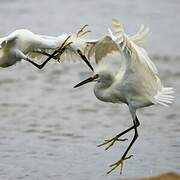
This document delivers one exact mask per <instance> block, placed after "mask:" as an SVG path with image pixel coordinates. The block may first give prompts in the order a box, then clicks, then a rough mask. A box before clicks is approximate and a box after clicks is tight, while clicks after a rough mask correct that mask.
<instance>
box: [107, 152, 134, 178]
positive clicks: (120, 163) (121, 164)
mask: <svg viewBox="0 0 180 180" xmlns="http://www.w3.org/2000/svg"><path fill="white" fill-rule="evenodd" d="M132 156H133V155H130V156H128V157H125V158H121V159H120V160H119V161H117V162H115V163H113V164H111V165H110V166H109V167H112V169H110V170H109V171H108V172H107V174H110V173H111V172H112V171H114V170H115V169H116V168H117V167H119V166H120V174H122V170H123V162H124V161H125V160H127V159H130V158H131V157H132Z"/></svg>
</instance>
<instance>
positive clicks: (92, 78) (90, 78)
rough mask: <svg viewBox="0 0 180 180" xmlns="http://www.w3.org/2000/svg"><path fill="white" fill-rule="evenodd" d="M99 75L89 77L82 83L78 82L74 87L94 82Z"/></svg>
mask: <svg viewBox="0 0 180 180" xmlns="http://www.w3.org/2000/svg"><path fill="white" fill-rule="evenodd" d="M98 77H99V75H98V74H96V75H94V76H93V77H89V78H87V79H86V80H84V81H81V82H80V83H78V84H77V85H75V86H74V88H77V87H79V86H82V85H84V84H86V83H89V82H92V81H94V80H96V79H97V78H98Z"/></svg>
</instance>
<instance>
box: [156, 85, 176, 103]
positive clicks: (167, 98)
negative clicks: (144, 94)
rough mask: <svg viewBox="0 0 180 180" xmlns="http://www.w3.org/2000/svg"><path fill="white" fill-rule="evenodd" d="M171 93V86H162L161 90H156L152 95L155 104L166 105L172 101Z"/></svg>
mask: <svg viewBox="0 0 180 180" xmlns="http://www.w3.org/2000/svg"><path fill="white" fill-rule="evenodd" d="M173 93H174V91H173V88H171V87H166V88H164V87H163V88H162V89H161V91H158V93H157V94H156V95H155V97H154V98H155V101H156V104H160V105H163V106H168V104H171V103H173V101H174V96H172V95H171V94H173Z"/></svg>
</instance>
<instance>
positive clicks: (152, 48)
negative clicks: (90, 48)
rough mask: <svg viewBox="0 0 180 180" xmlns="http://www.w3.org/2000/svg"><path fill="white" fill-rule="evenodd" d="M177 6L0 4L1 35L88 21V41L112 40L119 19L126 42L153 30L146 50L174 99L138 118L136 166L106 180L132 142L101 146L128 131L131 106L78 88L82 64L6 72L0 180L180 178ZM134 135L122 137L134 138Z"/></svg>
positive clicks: (104, 1)
mask: <svg viewBox="0 0 180 180" xmlns="http://www.w3.org/2000/svg"><path fill="white" fill-rule="evenodd" d="M179 10H180V2H179V1H178V0H173V1H169V0H159V1H153V0H134V1H131V0H124V1H115V0H114V1H108V0H99V1H95V0H87V1H83V0H76V1H72V0H66V1H65V0H51V1H50V0H43V1H36V0H29V1H25V0H13V1H11V0H1V1H0V23H1V26H0V35H1V36H5V35H7V34H9V33H10V32H12V31H14V30H15V29H20V28H27V29H29V30H31V31H32V32H34V33H37V34H44V35H52V36H57V35H61V34H62V33H71V32H75V31H77V30H78V29H79V28H80V27H81V26H82V25H84V24H86V23H88V24H89V26H90V29H91V30H92V31H93V32H92V33H91V35H90V37H92V38H96V37H101V36H102V35H104V34H106V33H107V28H108V27H110V25H111V19H112V18H113V17H116V18H118V19H119V20H120V21H121V22H122V23H123V24H124V27H125V30H126V32H127V33H129V34H133V33H134V32H136V31H137V30H138V28H139V26H140V24H142V23H143V24H145V25H147V26H149V27H150V34H149V36H148V40H147V43H146V44H147V46H146V48H147V50H148V52H149V55H150V57H151V59H152V60H153V62H154V63H155V64H156V66H157V68H158V69H159V75H160V77H161V79H162V81H163V83H164V85H166V86H173V87H174V89H175V91H176V94H175V96H176V99H175V102H174V104H173V105H172V106H170V107H169V108H166V107H161V106H153V107H149V108H146V109H142V110H140V111H139V112H138V117H139V120H140V122H141V126H140V127H139V139H138V140H137V142H136V143H135V144H134V146H133V148H132V149H131V151H130V154H133V155H134V156H133V158H131V159H130V160H128V161H126V162H125V164H124V169H123V175H122V176H119V173H118V171H115V172H114V173H112V174H111V175H108V176H107V175H106V171H107V170H108V165H109V164H111V163H113V162H114V161H116V160H118V159H119V158H120V157H121V155H122V153H123V152H124V150H125V149H126V147H127V145H128V143H129V142H121V143H117V144H116V145H114V147H112V149H110V150H109V151H104V149H103V147H102V148H97V144H99V143H101V142H102V141H103V140H104V139H107V138H110V137H112V136H114V135H115V134H117V133H119V132H121V131H123V130H124V129H127V128H128V127H129V126H131V124H132V120H131V117H130V115H129V112H128V108H127V107H126V106H125V105H118V104H110V103H109V104H108V103H103V102H100V101H99V100H97V99H96V98H95V96H94V94H93V84H89V85H87V86H84V87H82V88H79V89H73V88H72V87H73V85H75V84H76V83H77V82H79V81H80V80H82V79H84V78H85V77H87V76H88V74H89V73H90V72H89V69H88V68H87V67H86V66H85V65H84V64H83V63H75V64H74V63H63V64H57V63H53V62H52V63H50V64H48V65H47V66H46V67H45V69H43V70H38V69H35V67H34V66H32V65H31V64H29V63H27V62H22V63H20V64H17V65H15V66H12V67H10V68H6V69H0V179H3V180H9V179H13V180H16V179H23V180H24V179H25V180H34V179H37V180H49V179H51V180H59V179H72V180H91V179H92V180H116V179H123V178H131V177H137V176H138V177H140V176H150V175H157V174H159V173H163V172H167V171H173V172H180V138H179V137H180V121H179V117H180V111H179V108H180V93H179V92H180V51H179V49H180V25H179V20H180V11H179ZM132 136H133V134H132V133H129V134H128V135H127V136H126V137H127V138H129V139H131V138H132Z"/></svg>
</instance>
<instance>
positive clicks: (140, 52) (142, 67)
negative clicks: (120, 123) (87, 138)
mask: <svg viewBox="0 0 180 180" xmlns="http://www.w3.org/2000/svg"><path fill="white" fill-rule="evenodd" d="M112 26H113V31H114V32H112V31H111V30H109V31H110V36H106V37H104V38H102V39H101V40H99V42H98V43H97V44H96V48H95V51H94V52H95V58H96V62H97V68H96V70H95V72H94V74H93V76H92V77H90V78H88V79H86V80H84V81H82V82H80V83H79V84H77V85H76V86H74V87H75V88H76V87H79V86H81V85H83V84H85V83H88V82H92V81H96V84H95V86H94V94H95V96H96V97H97V98H98V99H99V100H101V101H104V102H111V103H125V104H127V106H128V108H129V111H130V114H131V117H132V119H133V126H132V127H130V128H128V129H127V130H125V131H123V132H121V133H119V134H118V135H116V136H115V137H113V138H111V139H110V140H105V141H104V142H103V143H102V144H100V145H99V146H103V145H107V148H106V150H107V149H109V148H110V147H111V146H113V144H114V143H115V142H116V141H120V140H126V139H120V138H121V137H122V136H123V135H124V134H126V133H127V132H129V131H131V130H134V136H133V139H132V141H131V142H130V144H129V146H128V147H127V149H126V151H125V152H124V154H123V155H122V157H121V159H120V160H118V161H117V162H115V163H114V164H112V165H110V167H111V169H110V171H108V172H107V173H108V174H109V173H110V172H112V171H113V170H114V169H116V168H117V167H119V166H120V173H122V168H123V162H124V161H125V160H127V159H129V158H131V157H132V155H129V156H128V152H129V150H130V148H131V147H132V145H133V143H134V142H135V141H136V139H137V137H138V131H137V127H138V126H139V125H140V123H139V120H138V118H137V116H136V110H137V109H139V108H143V107H147V106H151V105H154V104H160V105H163V106H168V104H169V103H172V101H173V99H174V97H173V96H172V93H173V89H172V88H171V87H163V85H162V84H161V81H160V79H159V77H158V72H157V69H156V67H155V65H154V64H153V62H152V61H151V60H150V58H149V57H148V54H147V53H146V51H145V50H144V48H143V47H142V46H143V42H144V37H145V36H146V34H147V33H148V28H144V26H141V28H140V30H139V31H138V33H136V34H135V35H134V36H127V35H126V34H125V33H124V30H123V27H122V25H121V23H120V22H119V21H118V20H115V19H113V21H112ZM112 51H116V52H119V53H120V54H121V66H120V68H119V70H118V73H117V74H115V73H114V70H113V69H110V68H109V67H108V66H107V64H104V63H103V61H101V59H102V58H103V57H105V56H106V55H107V54H108V53H111V52H112Z"/></svg>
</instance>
